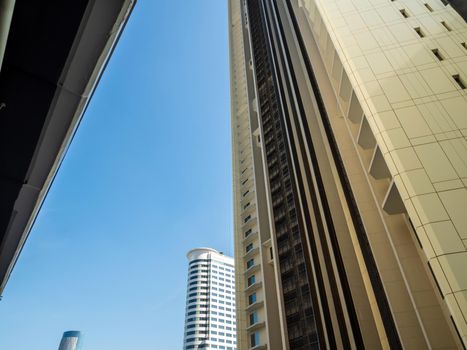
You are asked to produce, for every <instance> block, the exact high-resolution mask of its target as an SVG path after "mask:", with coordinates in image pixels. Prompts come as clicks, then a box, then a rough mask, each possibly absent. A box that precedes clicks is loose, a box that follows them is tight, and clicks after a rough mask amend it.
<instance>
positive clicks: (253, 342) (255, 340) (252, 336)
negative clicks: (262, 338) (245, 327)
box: [250, 332, 259, 347]
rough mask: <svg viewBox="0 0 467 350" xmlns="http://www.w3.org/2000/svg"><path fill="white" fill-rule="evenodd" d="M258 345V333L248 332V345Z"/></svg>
mask: <svg viewBox="0 0 467 350" xmlns="http://www.w3.org/2000/svg"><path fill="white" fill-rule="evenodd" d="M257 345H259V333H258V332H254V333H251V334H250V346H251V347H254V346H257Z"/></svg>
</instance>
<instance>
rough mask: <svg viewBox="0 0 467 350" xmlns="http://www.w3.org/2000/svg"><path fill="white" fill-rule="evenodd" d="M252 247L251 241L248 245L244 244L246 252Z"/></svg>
mask: <svg viewBox="0 0 467 350" xmlns="http://www.w3.org/2000/svg"><path fill="white" fill-rule="evenodd" d="M252 249H253V243H250V244H248V245H247V246H246V248H245V250H246V252H247V253H248V252H249V251H250V250H252Z"/></svg>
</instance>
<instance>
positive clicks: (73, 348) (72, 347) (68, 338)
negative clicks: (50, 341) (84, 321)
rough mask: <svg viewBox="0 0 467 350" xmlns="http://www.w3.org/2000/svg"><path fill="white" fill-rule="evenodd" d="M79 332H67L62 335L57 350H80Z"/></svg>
mask: <svg viewBox="0 0 467 350" xmlns="http://www.w3.org/2000/svg"><path fill="white" fill-rule="evenodd" d="M80 338H81V332H79V331H68V332H65V333H63V337H62V341H61V342H60V347H59V348H58V350H79V349H80V348H81V342H80Z"/></svg>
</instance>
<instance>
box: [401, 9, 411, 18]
mask: <svg viewBox="0 0 467 350" xmlns="http://www.w3.org/2000/svg"><path fill="white" fill-rule="evenodd" d="M399 11H400V12H401V14H402V16H404V18H409V14H408V13H407V11H406V10H405V9H402V10H399Z"/></svg>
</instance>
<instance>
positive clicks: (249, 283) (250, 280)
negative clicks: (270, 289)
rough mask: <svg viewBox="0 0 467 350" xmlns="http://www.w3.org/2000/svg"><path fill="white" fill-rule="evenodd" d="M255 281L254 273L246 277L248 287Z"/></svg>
mask: <svg viewBox="0 0 467 350" xmlns="http://www.w3.org/2000/svg"><path fill="white" fill-rule="evenodd" d="M255 282H256V277H255V275H252V276H250V277H248V287H249V286H251V285H253V284H255Z"/></svg>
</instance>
